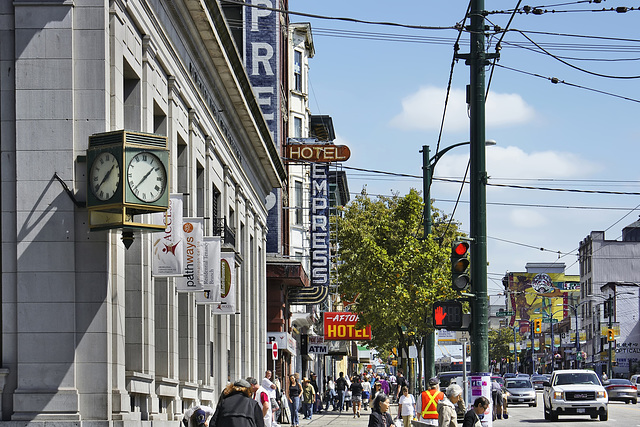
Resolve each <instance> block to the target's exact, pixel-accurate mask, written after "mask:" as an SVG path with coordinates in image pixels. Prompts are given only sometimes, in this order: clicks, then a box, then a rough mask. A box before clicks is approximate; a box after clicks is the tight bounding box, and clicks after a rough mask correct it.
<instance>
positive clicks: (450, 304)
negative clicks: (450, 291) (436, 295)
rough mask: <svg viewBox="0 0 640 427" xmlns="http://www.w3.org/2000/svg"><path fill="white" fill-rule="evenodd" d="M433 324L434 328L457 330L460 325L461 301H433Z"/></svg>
mask: <svg viewBox="0 0 640 427" xmlns="http://www.w3.org/2000/svg"><path fill="white" fill-rule="evenodd" d="M433 326H434V328H436V329H450V330H456V329H458V330H459V329H460V328H461V327H462V303H461V302H460V301H438V302H435V303H433Z"/></svg>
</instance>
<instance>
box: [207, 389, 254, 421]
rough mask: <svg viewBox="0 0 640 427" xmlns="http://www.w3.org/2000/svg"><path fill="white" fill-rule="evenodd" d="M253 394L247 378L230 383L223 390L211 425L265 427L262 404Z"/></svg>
mask: <svg viewBox="0 0 640 427" xmlns="http://www.w3.org/2000/svg"><path fill="white" fill-rule="evenodd" d="M251 395H252V387H251V384H250V383H249V382H248V381H247V380H238V381H236V382H234V383H233V384H228V385H227V386H226V387H225V389H224V390H223V391H222V395H221V396H220V401H219V402H218V406H217V407H216V411H215V413H214V414H213V416H212V417H211V420H210V422H209V427H265V425H264V419H263V417H262V410H261V409H260V405H259V404H258V402H256V401H255V400H254V399H252V398H251ZM204 425H205V426H207V424H206V423H205V424H204Z"/></svg>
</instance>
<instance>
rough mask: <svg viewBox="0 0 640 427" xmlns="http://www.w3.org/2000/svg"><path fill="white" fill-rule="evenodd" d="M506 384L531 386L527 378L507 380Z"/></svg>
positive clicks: (523, 386)
mask: <svg viewBox="0 0 640 427" xmlns="http://www.w3.org/2000/svg"><path fill="white" fill-rule="evenodd" d="M506 386H507V388H532V387H531V381H529V380H509V381H507V384H506Z"/></svg>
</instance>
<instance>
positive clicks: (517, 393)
mask: <svg viewBox="0 0 640 427" xmlns="http://www.w3.org/2000/svg"><path fill="white" fill-rule="evenodd" d="M504 388H505V390H506V392H507V393H506V394H507V403H508V404H509V405H511V404H513V403H526V404H528V405H529V406H538V403H537V401H536V391H535V389H534V388H533V384H531V381H530V380H529V379H528V378H509V379H507V380H506V381H505V382H504Z"/></svg>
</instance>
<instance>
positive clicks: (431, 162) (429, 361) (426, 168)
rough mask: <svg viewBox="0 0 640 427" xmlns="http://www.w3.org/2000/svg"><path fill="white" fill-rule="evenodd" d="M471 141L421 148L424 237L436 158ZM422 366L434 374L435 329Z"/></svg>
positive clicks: (427, 338)
mask: <svg viewBox="0 0 640 427" xmlns="http://www.w3.org/2000/svg"><path fill="white" fill-rule="evenodd" d="M469 144H471V141H465V142H458V143H456V144H453V145H450V146H448V147H446V148H444V149H443V150H441V151H438V152H437V153H436V154H435V155H434V156H433V157H429V156H430V152H429V146H428V145H423V146H422V150H420V152H421V153H422V193H423V194H424V210H423V216H424V237H425V238H426V237H427V236H428V235H430V234H431V226H432V224H433V223H432V221H431V181H432V179H433V171H434V170H435V167H436V163H438V160H440V159H441V158H442V156H444V155H445V154H446V153H448V152H449V151H451V150H452V149H454V148H456V147H461V146H463V145H469ZM485 145H496V142H495V141H494V140H492V139H489V140H486V141H485ZM423 342H424V346H423V354H424V357H423V359H424V360H423V366H424V378H425V380H428V379H429V378H431V377H434V376H435V375H436V372H435V362H436V361H435V346H436V341H435V331H433V332H431V333H428V334H426V335H425V336H424V339H423ZM465 363H466V362H465Z"/></svg>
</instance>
